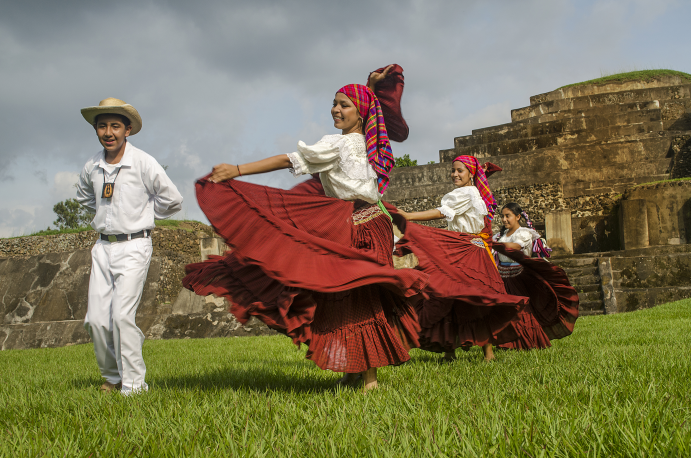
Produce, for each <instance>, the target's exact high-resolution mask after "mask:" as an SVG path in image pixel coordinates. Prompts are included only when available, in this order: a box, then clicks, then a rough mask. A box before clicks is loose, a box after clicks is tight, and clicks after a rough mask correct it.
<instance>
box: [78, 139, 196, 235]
mask: <svg viewBox="0 0 692 458" xmlns="http://www.w3.org/2000/svg"><path fill="white" fill-rule="evenodd" d="M118 171H120V172H119V173H118ZM116 174H117V177H116ZM104 179H105V182H107V183H112V182H113V180H115V190H114V193H113V197H111V198H109V199H105V198H104V199H102V198H101V193H102V190H103V184H104ZM77 201H78V202H79V203H80V204H82V205H84V206H85V207H87V209H89V211H90V212H91V213H96V215H95V216H94V220H93V221H92V222H91V227H93V228H94V229H95V230H96V231H98V232H100V233H102V234H106V235H112V234H133V233H135V232H139V231H141V230H143V229H154V219H165V218H168V217H170V216H173V215H174V214H176V213H178V212H179V211H180V209H181V208H182V203H183V196H181V195H180V193H179V192H178V188H176V187H175V185H174V184H173V182H172V181H171V179H170V178H168V175H166V172H165V171H164V170H163V167H161V165H159V163H158V162H156V159H154V158H153V157H151V156H150V155H148V154H147V153H145V152H144V151H142V150H140V149H139V148H136V147H134V146H133V145H132V144H131V143H130V142H127V144H126V146H125V152H124V153H123V157H122V159H121V160H120V162H119V163H117V164H108V163H107V162H106V160H105V152H104V151H103V150H101V151H99V152H98V153H97V154H96V155H94V157H92V158H91V159H89V160H88V161H87V163H86V164H85V165H84V168H83V169H82V173H80V175H79V183H78V184H77Z"/></svg>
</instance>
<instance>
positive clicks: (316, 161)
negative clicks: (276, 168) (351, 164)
mask: <svg viewBox="0 0 692 458" xmlns="http://www.w3.org/2000/svg"><path fill="white" fill-rule="evenodd" d="M340 154H341V153H340V151H339V145H337V144H332V143H328V142H326V141H324V140H320V141H318V142H317V143H315V144H314V145H310V146H308V145H306V144H305V143H303V142H302V141H300V142H298V151H296V152H294V153H288V159H289V160H290V161H291V164H292V165H293V168H292V169H291V172H292V173H293V175H295V176H299V175H304V174H308V173H309V174H312V173H321V172H326V171H328V170H331V169H332V168H333V167H334V165H335V164H336V163H337V162H338V160H339V158H340Z"/></svg>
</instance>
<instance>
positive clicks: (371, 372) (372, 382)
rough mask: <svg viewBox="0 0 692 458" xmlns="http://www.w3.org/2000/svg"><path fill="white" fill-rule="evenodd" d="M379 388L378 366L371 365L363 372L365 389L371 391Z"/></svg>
mask: <svg viewBox="0 0 692 458" xmlns="http://www.w3.org/2000/svg"><path fill="white" fill-rule="evenodd" d="M375 388H377V368H376V367H371V368H370V369H368V370H367V371H365V372H363V391H370V390H374V389H375Z"/></svg>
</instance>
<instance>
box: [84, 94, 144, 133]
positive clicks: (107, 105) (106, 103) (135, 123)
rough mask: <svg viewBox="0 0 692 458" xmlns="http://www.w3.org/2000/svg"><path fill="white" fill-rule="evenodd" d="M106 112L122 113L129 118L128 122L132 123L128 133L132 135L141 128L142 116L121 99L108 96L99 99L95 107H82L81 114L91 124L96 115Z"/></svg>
mask: <svg viewBox="0 0 692 458" xmlns="http://www.w3.org/2000/svg"><path fill="white" fill-rule="evenodd" d="M106 113H111V114H118V115H122V116H125V117H126V118H127V119H129V120H130V124H131V125H132V131H130V135H134V134H136V133H137V132H139V131H140V130H142V118H141V117H140V116H139V113H137V110H135V107H133V106H132V105H130V104H129V103H125V102H123V101H122V100H119V99H114V98H113V97H108V98H107V99H103V100H101V101H100V102H99V106H97V107H86V108H82V116H84V119H86V122H88V123H89V124H91V125H92V126H93V125H94V123H95V120H96V116H98V115H100V114H106Z"/></svg>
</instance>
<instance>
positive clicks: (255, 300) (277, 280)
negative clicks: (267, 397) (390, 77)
mask: <svg viewBox="0 0 692 458" xmlns="http://www.w3.org/2000/svg"><path fill="white" fill-rule="evenodd" d="M331 112H332V117H333V119H334V127H336V128H338V129H341V131H342V133H341V134H336V135H325V136H324V137H323V138H322V139H321V140H320V141H319V142H317V143H316V144H314V145H312V146H308V145H306V144H305V143H303V142H299V143H298V148H297V151H296V152H294V153H290V154H287V155H286V154H284V155H280V156H274V157H271V158H268V159H264V160H261V161H258V162H253V163H249V164H242V165H229V164H221V165H217V166H216V167H214V169H213V172H212V173H211V175H210V176H209V177H207V178H206V179H203V180H200V181H199V182H198V183H197V198H198V201H199V204H200V207H201V208H202V210H203V211H204V213H205V215H206V216H207V218H208V219H209V221H210V222H211V224H212V225H213V226H214V228H215V229H216V231H217V232H218V233H219V234H221V235H222V236H223V237H224V238H225V239H226V241H227V243H228V245H229V246H231V247H232V249H233V251H232V253H230V254H228V255H226V256H224V257H214V258H212V259H210V260H208V261H206V262H203V263H198V264H192V265H189V266H188V269H187V270H188V275H187V276H186V277H185V279H184V285H185V286H186V287H188V288H190V289H192V290H194V291H195V292H196V293H197V294H200V295H206V294H212V293H213V294H216V295H217V296H224V297H226V298H228V300H229V301H230V302H231V304H232V305H231V312H232V313H233V314H234V315H235V316H236V317H237V318H238V320H239V321H240V322H241V323H244V322H246V321H247V320H248V319H249V318H250V317H251V316H256V317H257V318H259V319H260V320H262V321H263V322H264V323H266V324H267V325H268V326H269V327H271V328H273V329H276V330H278V331H280V332H282V333H284V334H286V335H288V336H289V337H291V338H292V339H293V341H294V342H296V343H298V344H300V343H305V344H307V345H308V353H307V358H309V359H311V360H312V361H314V362H315V363H316V364H317V365H318V366H319V367H320V368H322V369H330V370H333V371H339V372H344V373H345V374H344V378H343V379H342V382H344V383H347V382H352V381H355V379H357V378H358V376H359V375H362V378H363V382H364V388H365V389H366V390H367V389H371V388H374V387H376V386H377V368H378V367H383V366H387V365H396V364H401V363H403V362H405V361H407V360H408V359H409V355H408V351H409V349H410V348H412V347H417V346H418V331H419V326H418V323H417V320H416V315H415V312H414V310H413V308H412V306H411V305H409V303H408V301H407V298H410V297H412V296H416V295H419V294H420V293H421V291H422V290H423V288H424V287H425V285H426V284H427V275H426V274H424V273H422V272H418V271H415V270H411V269H407V270H397V269H394V267H393V264H392V247H393V234H392V222H391V218H390V216H389V215H388V214H387V212H386V210H385V209H384V206H383V204H382V203H381V201H380V199H381V196H382V193H383V192H384V190H385V189H386V187H387V185H388V182H389V171H390V170H391V168H392V167H393V164H394V158H393V156H392V153H391V147H390V144H389V140H388V137H387V131H386V128H385V125H384V119H383V116H382V112H381V108H380V105H379V102H378V99H377V97H376V96H375V94H374V93H373V92H372V90H370V89H369V88H368V87H366V86H362V85H356V84H351V85H348V86H344V87H343V88H341V89H340V90H339V91H338V92H337V93H336V96H335V98H334V104H333V108H332V110H331ZM285 168H290V169H291V170H292V172H293V174H294V175H296V176H298V175H302V174H315V173H319V176H320V181H321V184H322V186H323V188H324V193H325V194H326V196H325V195H317V194H315V193H313V194H310V193H311V192H312V191H314V190H312V189H311V186H309V185H306V186H303V187H301V189H299V190H295V191H283V190H279V189H274V188H268V187H264V186H258V185H253V184H249V183H243V182H239V181H234V180H233V178H236V177H239V176H243V175H251V174H257V173H264V172H268V171H272V170H278V169H285ZM302 188H305V189H302Z"/></svg>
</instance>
